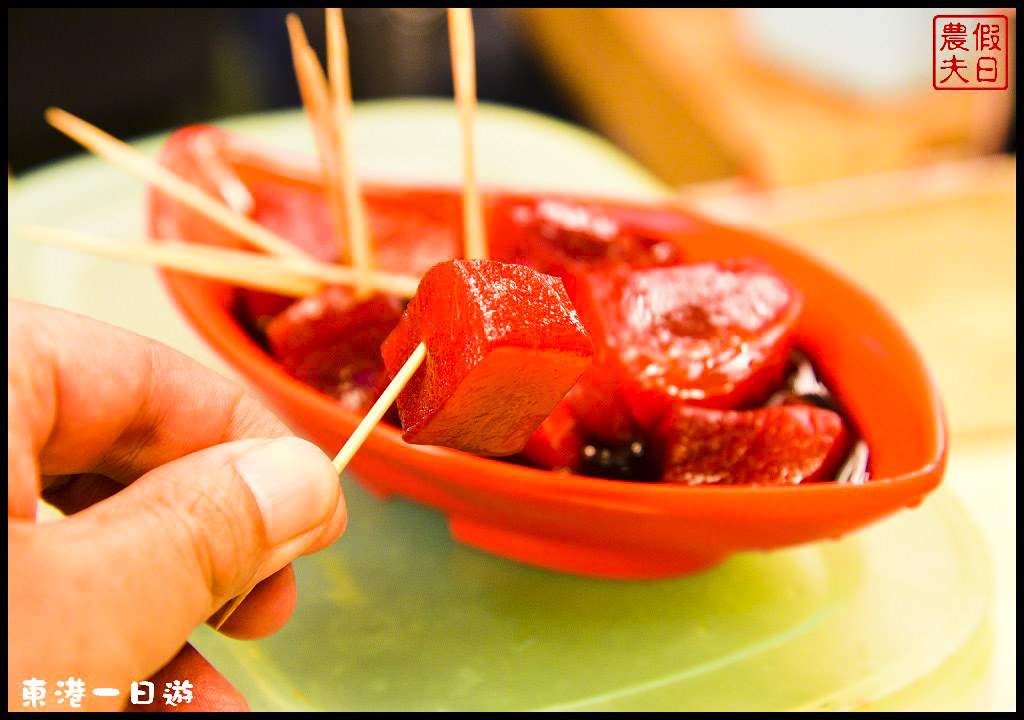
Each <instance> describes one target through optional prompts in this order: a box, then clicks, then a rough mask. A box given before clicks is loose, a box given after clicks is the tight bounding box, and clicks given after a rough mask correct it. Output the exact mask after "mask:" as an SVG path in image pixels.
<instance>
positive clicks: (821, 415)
mask: <svg viewBox="0 0 1024 720" xmlns="http://www.w3.org/2000/svg"><path fill="white" fill-rule="evenodd" d="M655 445H656V446H657V448H658V457H659V459H660V466H661V480H662V482H667V483H678V484H682V485H798V484H800V483H807V482H819V481H829V480H832V479H833V478H834V477H835V473H836V470H837V469H838V467H839V465H840V464H841V463H842V461H843V459H844V458H845V456H846V453H847V451H848V449H849V437H848V435H847V432H846V429H845V427H844V424H843V420H842V418H840V417H839V415H837V414H836V413H834V412H832V411H831V410H825V409H823V408H816V407H811V406H809V405H786V406H780V407H770V408H758V409H755V410H714V409H710V408H701V407H692V406H687V405H678V406H676V407H675V408H673V410H672V413H671V415H669V417H667V418H666V419H665V421H664V422H663V423H662V424H661V426H660V427H659V428H658V430H657V433H656V438H655Z"/></svg>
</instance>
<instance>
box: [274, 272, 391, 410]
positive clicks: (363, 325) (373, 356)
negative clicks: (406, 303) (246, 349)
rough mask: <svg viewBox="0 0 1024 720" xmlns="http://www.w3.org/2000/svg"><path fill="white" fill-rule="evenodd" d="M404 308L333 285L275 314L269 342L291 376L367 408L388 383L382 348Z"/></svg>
mask: <svg viewBox="0 0 1024 720" xmlns="http://www.w3.org/2000/svg"><path fill="white" fill-rule="evenodd" d="M402 309H403V308H402V303H401V302H400V301H399V300H397V299H396V298H393V297H390V296H388V295H382V294H374V295H371V296H370V297H369V298H367V299H365V300H360V299H358V298H356V296H355V295H354V293H353V292H352V291H351V290H349V289H346V288H341V287H330V288H327V289H326V290H324V291H323V292H322V293H319V294H317V295H314V296H311V297H308V298H304V299H302V300H299V301H298V302H296V303H294V304H293V305H291V306H290V307H289V308H288V309H287V310H285V311H284V312H283V313H281V314H280V315H278V316H277V317H276V318H274V319H273V320H272V321H271V322H270V324H269V325H268V326H267V343H268V345H269V347H270V352H271V354H272V355H273V356H274V358H275V359H277V361H278V362H279V363H281V365H282V366H283V367H284V368H285V370H287V371H288V373H289V374H290V375H291V376H292V377H294V378H296V379H297V380H301V381H302V382H304V383H306V384H307V385H311V386H312V387H314V388H316V389H317V390H319V391H320V392H322V393H324V394H325V395H329V396H331V397H333V398H335V399H337V400H338V401H339V402H340V403H341V404H342V405H343V406H345V407H347V408H349V409H351V410H353V411H356V412H365V411H366V410H368V409H369V408H370V407H371V406H372V405H373V403H374V401H375V400H376V399H377V397H378V396H379V395H380V393H381V392H382V391H383V389H384V388H385V387H387V382H388V377H387V371H386V370H385V368H384V360H383V358H382V357H381V355H380V349H379V348H380V344H381V343H382V342H383V341H384V339H385V338H386V337H387V336H388V334H389V333H390V332H391V331H392V330H394V328H395V325H397V324H398V319H399V318H400V317H401V315H402Z"/></svg>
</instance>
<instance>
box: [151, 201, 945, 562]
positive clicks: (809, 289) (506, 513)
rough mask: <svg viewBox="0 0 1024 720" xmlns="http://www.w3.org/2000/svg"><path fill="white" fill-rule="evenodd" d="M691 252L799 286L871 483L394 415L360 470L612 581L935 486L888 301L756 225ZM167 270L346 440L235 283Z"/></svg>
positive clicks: (275, 387)
mask: <svg viewBox="0 0 1024 720" xmlns="http://www.w3.org/2000/svg"><path fill="white" fill-rule="evenodd" d="M617 205H618V206H619V207H633V206H632V205H630V204H629V203H617ZM635 207H637V208H639V209H642V208H644V207H645V206H643V205H636V206H635ZM688 254H689V256H690V257H691V258H692V259H693V260H696V261H700V260H708V259H720V258H728V257H735V256H738V255H753V256H757V257H760V258H763V259H764V260H766V261H767V262H769V263H771V264H772V265H773V266H774V267H775V268H776V269H777V270H778V271H779V272H781V273H782V274H783V275H785V276H786V277H788V278H789V279H790V280H791V281H792V282H793V283H794V284H795V285H796V286H798V287H799V288H800V289H801V290H802V291H803V293H804V296H805V302H804V311H803V315H802V317H801V319H800V321H799V324H798V328H797V336H796V344H797V346H798V347H799V348H800V349H801V350H803V351H804V352H805V353H807V354H808V355H809V356H810V357H811V358H812V359H813V361H814V363H815V366H816V368H817V370H818V371H819V373H820V374H821V375H822V377H823V379H824V381H825V382H826V384H827V385H828V386H829V387H830V388H831V389H832V391H833V392H834V393H835V394H836V396H837V397H838V398H839V400H840V403H841V404H842V406H843V408H844V411H845V413H846V416H847V418H848V419H849V420H850V421H851V422H852V424H853V425H854V427H855V429H856V431H857V432H858V433H859V434H860V436H861V437H862V438H863V439H864V440H865V441H866V442H867V444H868V446H869V448H870V458H871V460H870V470H871V480H870V482H868V483H866V484H863V485H839V484H834V483H821V484H808V485H800V486H787V487H683V486H674V485H660V484H657V483H637V482H623V481H614V480H603V479H594V478H589V477H582V476H576V475H568V474H560V473H555V472H547V471H542V470H536V469H532V468H528V467H521V466H517V465H513V464H510V463H506V462H502V461H498V460H492V459H486V458H480V457H475V456H472V455H467V454H464V453H461V452H458V451H453V450H448V449H445V448H440V447H425V446H414V445H408V444H406V443H404V442H403V441H402V439H401V432H400V431H399V430H397V429H395V428H393V427H390V426H387V425H381V426H378V427H377V428H376V429H375V430H374V431H373V432H372V433H371V435H370V437H369V439H368V440H367V441H366V443H365V444H364V445H363V447H362V448H361V449H360V451H359V452H358V453H357V454H356V456H355V458H354V459H353V461H352V463H351V465H350V468H351V470H352V471H353V472H354V473H355V474H356V475H357V476H358V478H359V480H360V481H361V482H362V483H364V484H365V485H366V486H367V487H368V488H370V489H371V490H373V491H375V492H376V493H378V494H379V495H381V496H383V497H387V496H389V495H392V494H395V495H400V496H404V497H406V498H409V499H411V500H414V501H416V502H419V503H422V504H425V505H428V506H431V507H434V508H437V509H438V510H440V511H441V512H442V513H444V515H445V516H446V517H447V520H448V524H449V527H450V530H451V533H452V535H453V536H454V537H455V538H457V539H458V540H460V541H462V542H464V543H466V544H468V545H471V546H474V547H477V548H481V549H483V550H485V551H488V552H491V553H494V554H497V555H499V556H503V557H506V558H510V559H513V560H517V561H521V562H525V563H529V564H532V565H536V566H541V567H545V568H550V569H555V570H560V571H565V572H570V573H576V574H584V575H593V576H600V577H608V578H653V577H663V576H672V575H682V574H686V573H691V572H694V571H697V570H700V569H702V568H706V567H709V566H711V565H713V564H715V563H717V562H719V561H721V560H723V559H724V558H726V557H727V556H729V555H730V554H732V553H736V552H740V551H749V550H769V549H772V548H779V547H784V546H789V545H795V544H799V543H805V542H810V541H815V540H820V539H825V538H837V537H839V536H841V535H843V534H845V533H848V532H850V531H852V530H855V529H857V528H860V527H863V526H865V525H867V524H869V523H871V522H873V521H875V520H878V519H879V518H882V517H884V516H886V515H888V514H890V513H893V512H895V511H897V510H899V509H901V508H906V507H912V506H915V505H917V504H918V503H920V502H921V500H922V499H923V498H924V496H925V495H926V494H927V493H929V492H930V491H931V490H933V489H934V488H935V487H936V486H937V485H938V484H939V482H940V480H941V476H942V473H943V470H944V467H945V459H946V429H945V422H944V417H943V411H942V406H941V401H940V398H939V396H938V393H937V391H936V388H935V386H934V385H933V383H932V381H931V379H930V375H929V373H928V370H927V369H926V367H925V365H924V363H923V362H922V359H921V357H920V355H919V354H918V352H917V350H916V349H915V348H914V347H913V345H912V343H911V341H910V340H909V339H908V337H907V336H906V334H905V333H904V332H903V330H902V329H901V328H900V326H899V325H898V323H897V322H896V321H895V320H894V318H893V317H892V316H891V315H890V314H889V313H888V312H887V311H886V310H885V308H883V307H882V306H881V305H879V303H878V302H876V301H875V300H874V299H873V298H871V297H870V296H869V295H868V294H867V293H865V292H864V291H863V290H861V289H859V288H858V287H856V286H855V285H854V284H853V283H852V282H850V281H849V280H848V279H846V278H844V277H843V276H842V275H841V274H839V273H837V272H835V271H833V270H831V269H829V268H827V267H825V266H823V265H822V264H821V263H820V262H818V261H816V260H814V259H812V258H810V257H808V256H807V255H805V254H803V253H801V252H799V251H797V250H795V249H793V248H790V247H787V246H786V245H785V244H782V243H779V242H776V241H774V240H771V239H767V238H765V237H762V236H759V235H756V234H747V233H729V234H726V235H725V236H723V237H722V238H720V239H716V241H715V243H714V246H713V247H711V246H706V247H699V248H692V247H691V248H688ZM165 277H166V283H167V287H168V288H169V290H170V293H171V294H172V296H173V297H174V299H175V300H176V302H177V304H178V305H179V306H180V308H181V309H182V311H183V312H184V313H185V315H186V316H187V317H188V319H189V320H190V321H191V322H192V324H193V325H194V326H195V327H196V328H197V329H198V331H199V332H200V333H201V335H202V336H203V337H205V339H206V340H207V341H208V342H209V343H210V344H211V345H212V346H213V347H214V348H216V349H217V350H218V351H219V352H220V353H221V354H222V355H223V356H224V357H225V358H226V359H227V360H228V362H229V363H231V364H232V365H233V366H234V367H235V368H237V369H238V370H239V371H240V373H241V374H242V375H243V376H244V377H245V378H247V379H248V381H249V382H251V384H252V385H253V387H254V388H255V389H256V390H257V392H258V393H260V394H261V395H262V396H263V397H264V399H265V400H266V401H267V402H268V403H269V404H270V405H271V406H273V407H274V408H275V409H276V410H277V411H278V412H279V413H280V414H281V415H282V416H283V417H284V418H285V419H286V420H287V421H289V422H290V423H291V424H292V425H293V427H294V428H295V429H296V430H297V431H298V432H300V433H302V434H304V435H306V436H308V437H309V439H311V440H312V441H314V442H316V443H317V444H319V445H320V446H321V447H323V448H324V449H325V450H326V451H327V452H328V453H331V452H334V451H337V450H338V449H339V448H340V447H341V445H342V444H343V443H344V441H345V440H346V438H347V437H348V436H349V434H350V433H351V432H352V431H353V429H354V428H355V427H356V425H357V424H358V422H359V420H360V416H358V415H356V414H353V413H351V412H348V411H346V410H344V409H343V408H341V407H340V406H339V405H337V404H336V403H335V402H334V401H332V400H331V399H330V398H328V397H326V396H324V395H322V394H320V393H319V392H317V391H315V390H313V389H312V388H310V387H308V386H306V385H303V384H302V383H300V382H298V381H296V380H295V379H293V378H292V377H290V376H289V375H287V374H286V373H285V372H284V370H283V369H282V368H281V367H280V366H279V365H278V364H277V363H276V362H275V361H274V360H273V359H272V358H271V357H270V356H268V355H267V354H266V353H265V352H264V350H263V349H261V348H260V346H259V345H258V344H257V343H256V342H254V341H253V339H252V338H251V337H250V336H249V335H248V334H247V333H246V331H245V330H244V329H243V328H242V327H241V326H240V325H239V324H238V322H237V321H236V319H235V318H234V317H233V316H232V313H231V311H230V305H231V297H232V293H233V291H232V289H231V288H229V287H226V286H224V285H221V284H218V283H214V282H211V281H206V280H199V279H196V278H193V277H187V276H183V275H180V274H176V273H166V274H165Z"/></svg>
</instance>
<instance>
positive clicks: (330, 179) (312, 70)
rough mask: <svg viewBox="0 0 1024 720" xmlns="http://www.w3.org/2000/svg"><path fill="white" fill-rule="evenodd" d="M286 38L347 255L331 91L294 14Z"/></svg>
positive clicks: (339, 239)
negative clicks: (332, 120) (332, 119)
mask: <svg viewBox="0 0 1024 720" xmlns="http://www.w3.org/2000/svg"><path fill="white" fill-rule="evenodd" d="M286 22H287V25H288V39H289V41H290V43H291V49H292V61H293V62H294V64H295V79H296V81H297V82H298V85H299V94H300V95H301V96H302V104H303V106H304V107H305V108H306V115H308V116H309V122H310V125H311V126H312V129H313V139H314V141H315V142H316V146H317V150H318V154H319V155H320V164H321V167H322V169H323V177H324V188H325V189H326V191H327V204H328V207H329V208H330V210H331V217H332V219H333V220H334V231H335V237H336V239H337V243H338V251H339V254H340V255H341V257H343V258H346V259H350V252H349V248H348V245H347V244H346V243H345V241H344V229H345V227H346V225H347V220H346V217H345V193H344V191H343V190H342V182H343V181H342V171H341V168H340V167H339V163H338V158H339V154H340V153H339V149H338V144H337V134H336V133H335V132H334V128H333V125H334V124H333V123H332V122H331V116H332V114H333V113H332V109H331V100H330V94H329V91H328V89H327V78H325V77H324V71H323V69H322V68H321V67H320V61H319V60H317V57H316V52H315V51H314V50H313V48H312V47H310V45H309V41H308V40H307V39H306V33H305V31H304V30H303V29H302V21H301V20H299V17H298V16H297V15H295V14H290V15H288V17H287V18H286Z"/></svg>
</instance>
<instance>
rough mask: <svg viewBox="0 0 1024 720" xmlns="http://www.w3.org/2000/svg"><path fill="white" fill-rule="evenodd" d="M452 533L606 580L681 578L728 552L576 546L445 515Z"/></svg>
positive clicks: (518, 557) (473, 543)
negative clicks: (662, 551)
mask: <svg viewBox="0 0 1024 720" xmlns="http://www.w3.org/2000/svg"><path fill="white" fill-rule="evenodd" d="M448 529H449V530H450V531H451V534H452V537H454V538H455V539H456V540H458V541H459V542H461V543H463V544H465V545H469V546H470V547H474V548H477V549H479V550H483V551H484V552H487V553H491V554H492V555H497V556H499V557H503V558H506V559H508V560H514V561H516V562H522V563H526V564H527V565H532V566H535V567H540V568H544V569H547V570H555V571H558V572H564V573H569V574H572V575H583V576H589V577H596V578H602V579H605V580H656V579H661V578H673V577H682V576H684V575H692V574H695V573H698V572H701V571H702V570H707V569H708V568H711V567H714V566H715V565H718V564H719V563H721V562H722V561H724V560H725V559H726V557H727V555H692V556H684V555H670V556H668V555H666V556H658V555H654V554H652V553H650V552H647V551H637V552H629V551H625V550H614V549H610V548H602V547H595V546H592V545H580V544H578V543H575V542H573V541H571V540H566V539H564V538H552V537H543V536H539V535H530V534H524V533H521V532H516V531H514V530H510V529H508V528H502V527H495V526H494V525H489V524H486V523H480V522H478V521H476V520H473V519H470V518H465V517H455V516H449V518H448Z"/></svg>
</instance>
